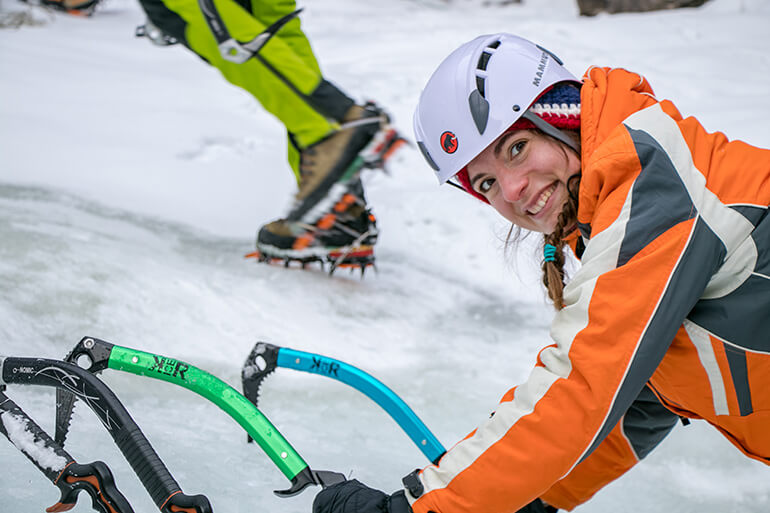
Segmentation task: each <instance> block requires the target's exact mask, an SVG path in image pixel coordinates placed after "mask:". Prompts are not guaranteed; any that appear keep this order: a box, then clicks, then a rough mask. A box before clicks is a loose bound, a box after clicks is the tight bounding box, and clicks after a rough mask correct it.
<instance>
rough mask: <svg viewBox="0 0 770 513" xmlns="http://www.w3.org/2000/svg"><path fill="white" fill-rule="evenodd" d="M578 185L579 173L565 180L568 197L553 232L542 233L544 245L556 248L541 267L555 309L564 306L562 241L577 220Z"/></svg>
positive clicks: (544, 283) (580, 241) (580, 251)
mask: <svg viewBox="0 0 770 513" xmlns="http://www.w3.org/2000/svg"><path fill="white" fill-rule="evenodd" d="M579 186H580V174H579V173H578V174H576V175H574V176H572V177H570V178H569V180H567V192H568V198H567V201H566V202H565V203H564V208H563V209H562V211H561V213H559V217H558V218H557V220H556V226H555V227H554V229H553V232H551V233H546V234H545V235H543V244H544V247H545V245H546V244H550V245H551V246H553V247H555V248H556V251H554V252H553V256H551V257H550V258H544V259H543V263H542V265H541V269H542V270H543V285H545V288H546V290H547V291H548V297H549V298H550V299H551V301H552V302H553V306H554V307H555V308H556V309H557V310H561V309H562V308H563V306H564V285H565V272H564V246H566V245H567V244H566V242H565V241H564V237H565V236H567V235H569V233H565V231H567V230H569V231H572V230H571V227H573V226H574V225H575V223H576V221H577V208H578V196H577V191H578V187H579ZM579 245H582V239H579ZM578 252H579V253H582V250H581V249H580V248H578Z"/></svg>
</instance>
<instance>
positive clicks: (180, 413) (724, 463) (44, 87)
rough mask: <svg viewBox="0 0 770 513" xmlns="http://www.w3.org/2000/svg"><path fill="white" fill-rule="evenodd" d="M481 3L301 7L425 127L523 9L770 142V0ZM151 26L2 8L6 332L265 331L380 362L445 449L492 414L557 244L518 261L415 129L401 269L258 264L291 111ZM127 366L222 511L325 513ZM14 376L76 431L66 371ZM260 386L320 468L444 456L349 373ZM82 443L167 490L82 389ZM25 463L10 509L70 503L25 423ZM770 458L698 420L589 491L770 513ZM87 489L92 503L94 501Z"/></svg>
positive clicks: (9, 459)
mask: <svg viewBox="0 0 770 513" xmlns="http://www.w3.org/2000/svg"><path fill="white" fill-rule="evenodd" d="M482 4H483V2H482V0H465V1H461V0H455V1H453V2H444V1H440V0H430V1H418V0H390V1H388V2H362V1H356V0H314V1H313V2H308V3H306V4H302V3H301V4H300V5H303V6H304V7H305V8H306V9H305V11H304V13H303V14H302V19H303V25H304V27H305V30H306V32H307V33H308V35H309V37H310V39H311V41H312V43H313V46H314V48H315V50H316V53H317V55H318V58H319V60H320V62H321V66H322V68H323V69H324V71H325V74H326V76H327V77H328V78H329V79H330V80H332V81H333V82H335V83H337V84H338V85H340V86H341V87H342V88H343V89H345V90H346V91H348V92H349V93H350V94H351V95H353V96H355V97H356V98H359V99H369V98H371V99H374V100H377V101H378V102H380V103H381V104H382V105H384V106H386V107H387V108H388V109H389V111H390V112H391V114H392V115H393V118H394V120H395V123H396V125H397V126H398V127H399V129H400V130H402V131H403V132H404V133H405V134H407V135H409V136H411V115H412V111H413V109H414V106H415V102H416V100H417V97H418V95H419V92H420V90H421V87H422V86H423V85H424V84H425V82H426V81H427V79H428V77H429V75H430V73H431V72H432V71H433V69H434V68H435V66H436V65H437V64H438V63H439V62H440V60H441V59H442V58H443V57H444V56H446V55H447V54H448V53H449V52H450V51H451V50H452V49H454V48H455V47H457V46H458V45H459V44H461V43H462V42H464V41H467V40H469V39H471V38H473V37H475V36H476V35H479V34H482V33H489V32H496V31H511V32H517V33H519V34H521V35H523V36H525V37H529V38H532V39H534V40H536V41H538V42H540V43H541V44H542V45H544V46H545V47H547V48H549V49H550V50H552V51H554V52H555V53H557V54H558V55H559V56H560V57H561V58H562V59H563V60H564V61H565V62H566V63H567V65H568V67H569V68H570V69H571V70H572V71H573V72H574V73H575V74H578V75H580V74H582V72H583V71H584V70H585V68H587V67H588V66H589V65H593V64H596V65H608V66H620V67H626V68H629V69H632V70H634V71H638V72H640V73H642V74H644V75H645V76H646V77H647V78H648V79H649V81H650V83H651V84H652V85H653V87H654V89H655V91H656V93H657V95H658V97H660V98H671V99H673V100H674V101H675V103H676V104H677V106H678V107H679V109H680V110H681V111H682V113H684V114H685V115H695V116H697V117H698V118H699V119H700V120H701V121H702V122H703V123H704V124H705V126H706V127H707V128H709V129H710V130H722V131H724V132H726V133H727V134H728V135H729V136H730V137H732V138H736V139H742V140H745V141H747V142H749V143H752V144H755V145H759V146H764V147H768V146H770V123H768V122H767V119H768V114H770V107H768V98H767V93H768V85H767V84H768V83H770V55H768V53H767V43H768V36H767V27H768V26H770V5H769V4H770V2H767V1H766V0H712V1H710V2H708V3H707V4H706V5H704V6H703V7H701V8H698V9H687V10H673V11H662V12H655V13H647V14H631V15H615V16H606V15H604V16H597V17H595V18H580V17H579V16H578V15H577V7H576V5H575V4H574V1H573V0H529V1H527V2H525V3H524V4H523V5H503V6H499V5H498V6H491V7H483V6H482ZM17 5H19V4H16V3H13V2H10V1H9V0H3V3H2V8H3V9H4V10H8V9H12V8H16V6H17ZM44 18H47V17H45V16H44ZM143 20H144V16H143V14H142V12H141V10H140V8H139V7H138V4H137V3H136V2H134V1H129V0H108V1H107V2H106V3H105V5H104V6H102V8H101V9H100V10H99V11H98V12H97V13H96V15H95V16H93V17H92V18H90V19H79V18H74V17H67V16H61V15H55V16H51V17H50V19H49V22H48V23H47V24H45V25H43V26H39V27H22V28H20V29H18V30H11V29H5V30H0V70H1V71H0V73H1V76H0V241H2V242H1V243H0V340H2V342H0V354H5V355H11V356H41V357H49V358H60V357H63V356H64V355H65V354H66V353H67V352H68V351H69V350H70V348H71V347H72V346H73V345H74V344H75V343H76V342H77V341H78V340H79V339H80V338H81V337H83V336H85V335H90V336H96V337H99V338H102V339H105V340H108V341H110V342H113V343H116V344H120V345H124V346H128V347H134V348H137V349H141V350H144V351H150V352H155V353H160V354H164V355H168V356H171V357H174V358H178V359H182V360H186V361H188V362H190V363H192V364H193V365H196V366H198V367H200V368H202V369H205V370H207V371H209V372H211V373H213V374H214V375H216V376H218V377H220V378H222V379H225V380H226V381H228V383H230V384H231V385H233V386H235V387H236V388H240V383H239V381H240V377H239V372H240V368H241V365H242V363H243V361H244V359H245V358H246V355H248V353H249V351H250V350H251V348H252V346H253V345H254V344H255V343H256V342H257V341H259V340H266V341H269V342H272V343H274V344H279V345H285V346H288V347H292V348H295V349H300V350H304V351H311V352H318V353H322V354H327V355H329V356H332V357H336V358H339V359H342V360H345V361H347V362H349V363H351V364H353V365H356V366H358V367H361V368H362V369H364V370H366V371H367V372H370V373H371V374H373V375H374V376H376V377H378V378H379V379H380V380H382V381H383V382H384V383H386V384H387V385H388V386H389V387H390V388H392V389H393V390H394V391H395V392H396V393H398V394H399V395H401V396H402V397H403V398H404V399H405V400H406V401H407V403H409V405H410V406H411V407H412V408H413V409H414V410H415V412H416V413H417V414H418V415H419V416H420V417H421V418H422V420H423V421H424V422H425V423H426V424H427V425H428V426H429V427H431V428H432V429H433V431H434V433H435V434H436V436H437V437H438V438H439V440H441V441H442V442H443V443H444V445H447V446H449V445H451V444H453V443H454V442H455V441H457V440H459V439H460V438H461V437H463V436H464V435H465V434H466V433H468V432H469V431H470V430H472V429H473V428H474V427H475V426H476V425H477V424H478V423H479V422H480V421H482V420H483V419H485V418H486V417H487V415H488V414H489V412H490V411H492V410H494V408H495V404H496V402H497V400H498V399H499V398H500V397H501V396H502V395H503V393H504V392H505V391H506V390H507V389H508V388H509V387H511V386H513V385H515V384H516V383H518V382H520V381H522V380H523V379H525V377H526V376H527V375H528V373H529V370H530V369H531V366H532V364H533V362H534V356H535V354H536V352H537V350H538V349H539V348H540V347H542V346H543V345H545V344H547V343H548V325H549V321H550V318H551V316H552V312H551V309H550V307H549V306H548V305H547V304H546V302H545V301H544V299H543V293H542V291H541V290H540V288H539V286H538V283H539V278H538V276H537V273H536V272H535V270H534V268H533V266H532V264H531V263H529V257H530V256H531V251H532V249H531V248H530V247H528V245H527V244H526V242H525V244H524V245H523V248H522V250H521V252H520V255H521V257H520V258H518V259H516V258H514V257H513V256H510V255H508V256H506V255H504V254H503V250H502V246H503V243H502V241H503V239H504V238H505V234H506V232H507V227H506V225H505V224H504V223H503V222H501V220H499V219H498V217H497V215H496V214H495V213H494V212H492V211H491V209H488V208H485V207H484V206H483V205H481V204H480V203H478V202H477V201H475V200H473V199H472V198H470V197H466V196H465V195H463V194H458V193H457V192H455V191H454V190H452V189H451V188H439V187H437V186H436V184H435V180H434V178H433V176H432V173H431V172H430V171H429V169H428V168H427V167H426V165H425V164H424V162H423V161H422V158H421V156H420V155H419V153H418V152H417V151H416V150H415V149H414V148H413V147H412V148H407V149H405V150H404V151H402V152H401V154H400V156H398V157H397V159H396V161H394V162H393V164H392V165H391V176H385V175H384V174H377V173H374V174H370V175H369V176H368V177H367V179H366V181H367V187H368V189H367V190H368V195H369V199H370V201H371V203H372V205H373V206H374V209H375V213H376V215H377V217H378V223H379V224H378V225H379V227H380V228H381V237H380V242H379V243H378V246H377V259H378V260H377V265H378V269H379V272H378V274H376V275H375V274H373V273H372V274H371V275H367V276H366V278H365V279H363V280H360V279H358V277H357V276H355V275H348V274H340V275H338V276H335V277H334V278H332V279H330V278H328V277H327V276H326V275H325V274H323V273H322V272H320V271H301V270H297V269H289V270H286V269H283V268H280V267H271V266H266V265H257V264H255V263H254V262H252V261H249V260H245V259H243V255H244V254H245V253H247V252H249V251H251V250H252V248H253V239H254V233H255V231H256V229H257V228H258V226H259V225H261V224H262V223H265V222H267V221H269V220H270V219H272V218H275V217H278V216H280V215H281V214H282V213H283V212H285V210H286V208H287V207H288V204H289V200H290V198H291V195H292V193H293V191H294V184H293V181H292V180H293V179H292V177H291V175H290V173H289V171H288V167H287V165H286V163H285V156H284V155H285V142H284V137H283V135H282V133H283V128H282V127H281V125H280V124H279V123H278V122H276V121H275V120H274V119H272V118H271V117H270V116H269V115H268V114H266V113H265V111H264V110H263V109H262V108H261V107H260V106H259V105H258V104H257V102H255V101H254V100H253V98H251V97H250V96H249V95H248V94H247V93H245V92H244V91H242V90H240V89H238V88H235V87H233V86H231V85H229V84H227V83H226V82H225V81H224V80H223V79H222V78H221V76H220V75H219V73H218V72H217V71H216V70H214V69H212V68H209V67H208V66H206V65H205V64H204V63H202V62H201V61H200V59H199V58H198V57H196V56H194V55H192V54H191V53H189V52H188V51H186V50H185V49H184V48H181V47H169V48H157V47H154V46H152V45H151V44H150V43H148V42H147V41H146V40H140V39H135V38H134V37H133V31H134V27H135V26H136V25H138V24H140V23H142V22H143ZM515 272H516V273H518V274H519V275H520V278H517V277H515V275H514V273H515ZM103 377H104V379H105V381H106V382H107V383H108V384H109V385H110V386H112V387H113V389H114V390H115V391H116V393H118V395H119V396H120V398H121V399H122V401H123V402H124V404H125V405H126V407H127V408H128V409H129V411H130V412H131V413H132V415H133V416H134V418H135V419H136V421H137V422H138V424H139V425H140V426H141V427H142V429H143V430H144V432H145V434H146V435H147V437H148V438H149V440H150V441H151V442H152V443H153V445H154V447H155V449H156V450H157V451H158V453H159V454H160V456H161V457H162V458H163V459H164V461H165V463H166V465H167V466H168V467H169V469H170V470H171V472H172V473H173V475H174V476H175V478H176V479H177V481H178V482H179V484H180V485H181V487H182V489H183V490H184V491H185V492H186V493H190V494H195V493H205V494H206V495H207V496H208V497H209V499H210V500H211V502H212V504H213V506H214V508H215V511H217V512H233V513H239V512H251V511H281V512H287V513H299V512H308V511H310V505H311V502H312V498H313V495H314V492H313V491H306V492H305V493H304V494H302V495H301V496H299V497H295V498H292V499H283V500H282V499H278V498H276V497H274V496H273V494H272V493H271V490H273V489H278V488H286V487H287V481H286V480H285V478H284V477H283V476H282V475H281V474H280V473H279V472H278V471H277V470H276V469H275V468H274V467H273V466H272V464H271V463H270V462H269V460H268V459H267V458H266V457H265V456H264V455H263V454H262V453H261V452H260V450H259V448H258V447H256V446H254V445H246V443H245V438H246V436H245V433H244V432H243V430H242V429H241V428H240V427H239V426H238V425H237V424H236V423H235V422H234V421H232V420H231V419H230V418H229V417H227V416H226V415H225V414H224V413H222V412H221V411H220V410H218V409H217V408H216V407H214V406H213V405H211V404H209V403H207V402H206V401H204V400H203V399H201V398H200V397H198V396H196V395H194V394H192V393H190V392H189V391H185V390H182V389H180V388H178V387H174V386H173V385H170V384H168V383H163V382H159V381H154V380H149V379H141V378H138V377H136V376H133V375H129V374H124V373H118V372H115V371H108V372H105V373H104V374H103ZM8 394H9V395H10V396H11V397H13V398H14V399H15V400H16V401H17V402H18V403H20V404H21V406H22V407H23V408H25V410H26V411H27V412H28V413H29V414H30V415H32V416H34V417H35V418H37V419H39V420H40V421H41V425H42V427H44V428H45V429H47V430H49V432H50V433H52V432H53V412H54V402H55V400H54V392H53V390H52V389H42V388H32V387H18V386H11V387H9V389H8ZM261 408H262V411H263V412H264V413H265V414H266V415H267V416H268V417H269V418H270V419H271V420H272V421H273V423H274V424H276V426H277V427H278V428H279V429H280V430H281V431H282V433H283V434H284V435H285V436H286V438H287V439H288V440H289V441H290V442H292V444H293V445H294V446H295V448H296V449H297V450H298V451H299V453H300V454H301V455H302V456H303V457H304V458H305V460H306V461H308V463H310V465H311V467H313V468H316V469H331V470H337V471H342V472H345V473H347V474H350V475H351V476H353V477H356V478H358V479H360V480H362V481H364V482H366V483H368V484H370V485H372V486H375V487H378V488H381V489H384V490H388V491H392V490H395V489H397V488H398V487H399V486H400V479H401V477H402V476H403V475H405V474H407V473H408V472H410V471H411V470H412V469H414V468H416V467H421V466H423V465H424V464H425V460H424V457H423V456H422V454H421V453H420V452H419V451H418V450H417V448H416V447H414V446H413V445H412V444H411V442H410V441H409V439H408V438H407V437H406V435H405V434H404V433H402V432H401V431H400V430H399V429H398V428H397V426H396V425H395V424H394V423H393V422H392V420H391V419H390V418H389V417H388V416H387V415H386V414H385V413H384V412H383V411H381V410H379V409H378V408H377V407H376V406H375V405H374V404H373V403H371V401H369V400H368V399H366V398H365V397H364V396H363V395H362V394H359V393H358V392H356V391H353V390H350V389H348V388H347V387H345V386H344V385H342V384H339V383H336V382H333V381H331V380H327V379H323V378H321V377H319V376H313V375H306V374H302V373H297V372H293V371H289V370H279V371H278V372H276V373H275V374H274V375H272V376H271V377H270V378H269V379H268V380H267V382H266V383H265V385H263V388H262V399H261ZM44 419H48V422H43V420H44ZM67 450H68V451H69V452H70V453H71V454H72V455H73V457H75V458H76V459H77V460H78V461H81V462H89V461H93V460H103V461H105V462H107V463H108V464H109V466H110V467H111V469H112V470H113V472H114V473H115V477H116V482H117V485H118V487H119V488H120V489H121V491H122V492H123V493H124V494H125V495H126V496H127V497H128V499H129V500H130V502H131V503H132V505H133V507H134V509H135V511H137V513H140V512H141V513H143V512H150V511H155V510H156V509H155V507H154V505H153V503H152V502H151V500H150V499H149V496H148V495H147V493H145V491H144V490H143V489H142V487H141V484H140V483H139V481H138V479H137V478H136V476H135V475H134V474H133V472H132V471H131V469H130V468H129V466H128V465H127V463H126V462H125V460H124V459H123V458H122V456H121V454H120V453H119V452H118V450H117V449H116V448H115V445H114V444H113V442H112V440H111V438H110V437H109V435H108V434H107V433H106V431H105V430H104V429H103V427H102V425H101V424H100V423H99V421H98V420H97V419H96V418H95V416H94V415H93V414H92V413H91V412H90V411H88V408H87V407H86V406H85V405H84V404H83V403H79V404H78V407H77V408H76V410H75V416H74V420H73V426H72V429H71V433H70V436H69V439H68V443H67ZM0 462H2V463H1V464H0V470H1V471H0V492H1V493H2V503H0V504H2V505H1V506H0V510H2V511H3V512H6V511H7V512H14V513H17V512H22V513H24V512H37V511H40V510H41V508H43V507H45V506H47V505H49V504H52V503H54V502H55V501H56V500H57V498H58V492H57V490H56V489H55V488H54V487H52V486H51V485H50V483H48V481H47V480H46V479H45V477H44V476H43V475H41V474H40V473H39V472H38V471H37V470H36V469H35V468H34V467H33V466H32V465H30V463H29V462H28V461H27V460H26V458H24V456H23V455H22V454H21V453H20V452H19V451H17V450H16V449H15V448H14V447H13V446H11V444H8V443H4V442H0ZM768 477H770V470H768V468H767V467H766V466H764V465H762V464H760V463H758V462H756V461H753V460H749V459H747V458H745V457H744V456H743V455H742V454H741V453H740V452H739V451H737V450H736V449H735V448H734V447H733V446H732V445H731V444H730V443H729V442H728V441H726V440H725V439H724V438H723V437H721V435H719V434H718V433H717V432H716V431H715V430H713V429H711V428H710V427H709V426H707V425H705V423H703V422H694V423H693V424H692V425H690V426H688V427H681V426H680V427H677V428H676V429H675V430H674V432H673V433H672V434H671V435H670V436H669V437H668V438H667V439H666V440H665V441H664V442H663V444H662V445H661V446H660V447H659V449H658V450H656V451H655V452H654V453H653V454H652V455H650V456H649V457H648V458H647V459H646V460H645V462H643V463H642V464H640V465H638V466H637V467H636V468H635V469H633V470H632V471H631V472H629V473H628V474H627V475H626V476H624V477H623V478H621V479H620V480H618V481H617V482H615V483H614V484H612V485H611V486H609V487H607V488H606V489H605V490H603V491H601V492H600V493H599V494H597V496H596V497H595V499H594V500H592V501H591V502H589V503H588V504H586V505H584V506H582V507H580V508H578V509H577V510H576V511H578V512H607V513H610V512H612V513H614V512H617V511H640V512H641V511H657V510H662V511H670V512H674V511H675V512H694V513H695V512H697V513H710V512H720V513H724V512H738V511H740V512H741V513H759V512H765V511H768V510H770V509H769V508H770V479H768ZM89 502H90V501H88V500H87V498H84V499H82V500H81V501H80V504H79V505H78V506H77V508H76V509H75V511H91V508H90V506H89Z"/></svg>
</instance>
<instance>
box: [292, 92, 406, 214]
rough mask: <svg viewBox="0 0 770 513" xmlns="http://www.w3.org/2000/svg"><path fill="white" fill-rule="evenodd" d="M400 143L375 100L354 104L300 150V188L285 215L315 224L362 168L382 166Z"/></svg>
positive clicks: (337, 199) (343, 192) (344, 191)
mask: <svg viewBox="0 0 770 513" xmlns="http://www.w3.org/2000/svg"><path fill="white" fill-rule="evenodd" d="M401 142H403V139H401V138H400V137H399V136H398V133H397V132H396V131H395V129H393V128H392V127H390V125H389V120H388V116H387V114H385V112H384V111H383V110H382V109H380V108H379V107H377V106H376V105H375V104H374V103H367V104H365V105H363V106H362V105H353V106H352V107H350V109H348V111H347V113H346V114H345V117H344V119H343V120H342V122H341V123H340V127H339V129H337V130H336V131H334V132H332V133H331V134H330V135H328V136H327V137H325V138H324V139H322V140H320V141H319V142H317V143H315V144H313V145H311V146H308V147H307V148H305V149H303V150H301V152H300V161H299V173H300V182H299V191H298V192H297V194H296V195H295V197H294V204H293V205H292V207H291V210H290V211H289V214H288V216H287V217H286V218H287V220H289V221H299V222H305V223H311V224H312V223H314V222H315V221H317V220H318V219H319V218H320V216H321V215H323V214H324V213H326V212H328V211H329V209H330V208H331V207H332V205H334V204H335V203H336V202H337V201H339V199H340V198H341V197H342V196H343V195H344V194H345V193H346V192H347V188H348V187H347V185H348V184H349V183H353V181H354V180H355V179H356V178H358V176H359V174H360V172H361V170H362V169H363V168H365V167H383V165H384V161H385V160H386V159H387V158H388V157H389V156H390V154H391V153H392V151H395V149H396V148H397V147H398V146H399V145H400V143H401Z"/></svg>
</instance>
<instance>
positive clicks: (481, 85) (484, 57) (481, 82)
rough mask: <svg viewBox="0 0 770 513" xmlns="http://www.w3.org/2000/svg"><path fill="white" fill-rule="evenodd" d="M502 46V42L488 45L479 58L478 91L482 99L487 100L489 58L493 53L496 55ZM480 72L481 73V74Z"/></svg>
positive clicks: (477, 69)
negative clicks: (496, 50)
mask: <svg viewBox="0 0 770 513" xmlns="http://www.w3.org/2000/svg"><path fill="white" fill-rule="evenodd" d="M498 46H500V41H499V40H498V41H495V42H493V43H490V44H489V45H487V47H486V48H484V50H483V51H482V52H481V55H480V56H479V61H478V62H477V63H476V71H477V73H476V89H478V90H479V93H480V94H481V97H482V98H486V87H485V86H486V82H485V79H486V71H487V65H488V64H489V58H490V57H491V56H492V54H493V53H495V49H497V47H498ZM479 72H480V73H479Z"/></svg>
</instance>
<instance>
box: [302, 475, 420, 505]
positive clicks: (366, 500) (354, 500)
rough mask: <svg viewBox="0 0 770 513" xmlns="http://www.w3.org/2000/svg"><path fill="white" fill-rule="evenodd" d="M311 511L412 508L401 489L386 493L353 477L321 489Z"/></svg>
mask: <svg viewBox="0 0 770 513" xmlns="http://www.w3.org/2000/svg"><path fill="white" fill-rule="evenodd" d="M313 513H412V508H410V507H409V503H408V502H407V500H406V497H405V496H404V491H403V490H399V491H397V492H396V493H394V494H393V495H387V494H385V493H384V492H381V491H379V490H375V489H374V488H369V487H368V486H366V485H365V484H363V483H361V482H359V481H358V480H356V479H353V480H351V481H345V482H342V483H338V484H336V485H333V486H330V487H329V488H324V489H323V490H321V491H320V492H319V493H318V495H316V496H315V500H313Z"/></svg>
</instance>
